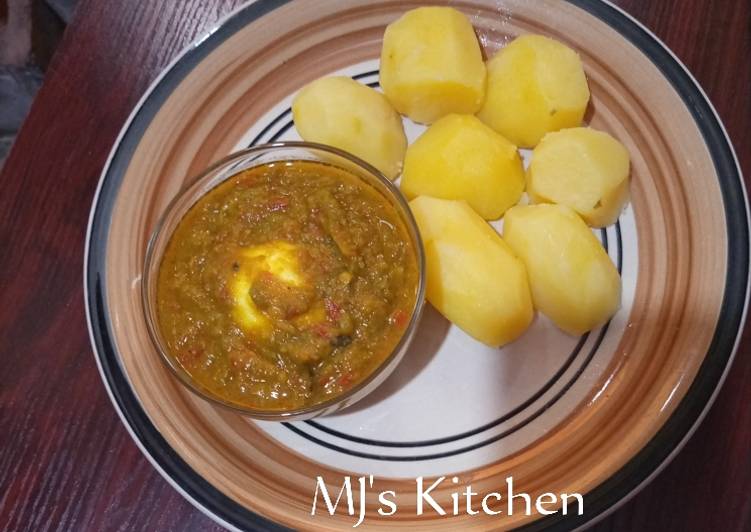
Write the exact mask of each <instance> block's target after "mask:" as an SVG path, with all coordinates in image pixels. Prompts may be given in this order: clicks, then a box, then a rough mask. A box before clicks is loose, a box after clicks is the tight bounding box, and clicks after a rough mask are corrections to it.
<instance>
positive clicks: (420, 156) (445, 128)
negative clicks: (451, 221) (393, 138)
mask: <svg viewBox="0 0 751 532" xmlns="http://www.w3.org/2000/svg"><path fill="white" fill-rule="evenodd" d="M401 188H402V192H404V194H405V195H406V196H407V198H410V199H411V198H414V197H416V196H433V197H436V198H443V199H463V200H465V201H466V202H467V203H469V205H470V206H471V207H472V208H473V209H474V210H476V211H477V212H478V213H479V214H480V216H482V217H483V218H485V219H486V220H494V219H496V218H500V217H501V215H502V214H503V213H504V212H505V211H506V209H508V208H509V207H511V206H512V205H515V204H516V202H517V201H519V198H520V197H521V195H522V192H523V191H524V169H523V167H522V162H521V159H520V158H519V153H518V152H517V151H516V146H514V145H513V144H511V143H510V142H509V141H507V140H506V139H504V138H503V137H502V136H501V135H499V134H498V133H496V132H495V131H493V130H492V129H490V128H489V127H488V126H486V125H485V124H483V123H482V122H481V121H480V120H479V119H478V118H477V117H475V116H473V115H453V114H452V115H448V116H445V117H443V118H441V119H440V120H438V121H437V122H436V123H435V124H433V125H432V126H430V127H429V128H428V130H427V131H425V133H423V134H422V135H421V136H420V138H418V139H417V140H416V141H415V142H414V143H413V144H412V145H411V146H409V148H407V155H406V156H405V159H404V171H403V173H402V182H401Z"/></svg>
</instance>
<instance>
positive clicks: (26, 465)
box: [0, 0, 751, 531]
mask: <svg viewBox="0 0 751 532" xmlns="http://www.w3.org/2000/svg"><path fill="white" fill-rule="evenodd" d="M261 1H263V0H261ZM315 1H321V0H315ZM240 3H241V2H240V0H174V1H173V0H170V1H164V0H139V2H131V1H123V0H81V2H80V5H79V7H78V11H77V14H76V16H75V19H74V20H73V23H72V24H71V26H70V27H69V28H68V30H67V32H66V34H65V36H64V39H63V42H62V45H61V46H60V48H59V50H58V51H57V54H56V56H55V57H54V58H53V61H52V64H51V65H50V68H49V71H48V73H47V78H46V80H45V82H44V86H43V87H42V88H41V90H40V92H39V95H38V97H37V99H36V101H35V103H34V106H33V108H32V110H31V114H30V116H29V117H28V120H27V121H26V123H25V125H24V127H23V129H22V130H21V132H20V135H19V137H18V140H17V142H16V145H15V147H14V148H13V151H12V152H11V154H10V157H9V159H8V160H7V162H6V164H5V167H4V169H3V172H2V174H1V175H0V184H1V185H2V187H0V450H1V452H0V529H4V530H48V529H54V530H97V531H99V530H102V531H104V530H114V529H118V530H126V529H127V530H167V529H169V530H212V529H217V528H218V527H217V526H216V525H215V524H213V523H212V522H211V521H210V520H209V519H208V518H206V517H204V516H203V515H202V514H201V513H199V512H198V511H197V510H195V509H194V508H193V507H191V506H190V504H188V503H187V502H186V501H185V500H184V499H183V498H182V497H181V496H180V495H179V494H178V493H177V492H176V491H175V490H174V489H172V488H171V487H170V486H169V485H168V484H167V483H166V482H165V481H164V480H163V479H162V478H161V477H160V476H159V475H158V474H157V472H156V471H155V470H154V469H153V468H152V467H151V466H150V465H149V463H148V462H147V461H146V459H145V458H144V457H143V456H142V455H141V453H140V451H139V450H138V449H137V448H136V446H135V445H134V443H133V441H132V440H131V439H130V437H129V436H128V434H127V432H126V431H125V429H124V428H123V426H122V424H121V423H120V420H119V419H118V417H117V415H116V414H115V410H114V408H113V407H112V405H111V404H110V402H109V399H108V398H107V395H106V393H105V390H104V386H103V385H102V384H101V382H100V379H99V374H98V373H97V369H96V365H95V362H94V356H93V354H92V352H91V347H90V345H89V339H88V335H87V332H86V323H85V318H84V306H83V294H82V271H83V264H82V262H83V246H84V234H85V231H86V223H87V219H88V213H89V206H90V204H91V200H92V197H93V194H94V189H95V188H96V185H97V181H98V180H99V175H100V172H101V170H102V166H103V164H104V162H105V159H106V157H107V154H108V153H109V150H110V148H111V146H112V143H113V142H114V140H115V137H116V136H117V134H118V132H119V130H120V128H121V127H122V125H123V123H124V121H125V119H126V117H127V116H128V114H129V113H130V111H131V109H132V108H133V106H134V105H135V104H136V102H137V101H138V99H139V98H140V96H141V94H142V93H143V92H144V90H145V89H146V88H147V87H148V85H149V84H150V83H151V81H152V80H153V79H154V78H155V77H156V75H157V74H158V73H159V71H160V70H161V69H162V68H163V67H164V66H165V65H166V64H167V63H168V62H169V61H170V60H171V59H172V58H173V57H174V56H175V55H176V54H177V53H178V52H179V51H180V49H181V48H182V47H184V46H185V45H187V44H188V43H190V42H191V41H192V40H193V39H194V38H195V37H196V36H197V35H199V34H201V32H203V31H205V30H206V29H207V28H209V27H210V26H211V25H212V24H213V23H214V22H215V21H216V20H217V19H218V18H219V17H220V16H222V15H223V14H225V13H227V12H228V11H230V10H231V9H233V8H234V7H236V6H237V5H239V4H240ZM616 3H618V4H619V5H621V6H622V7H623V8H625V9H626V10H627V11H628V12H630V13H631V14H633V15H634V16H635V17H636V18H637V19H639V20H640V21H642V22H643V23H645V24H646V25H647V26H648V27H649V28H651V29H652V30H653V31H654V32H655V33H656V34H657V35H658V36H659V37H661V38H662V39H663V40H664V41H665V42H666V43H667V44H668V46H670V47H671V48H672V49H673V50H674V51H675V53H676V54H677V55H678V57H680V58H681V59H682V60H683V61H684V62H685V63H686V65H688V67H689V69H690V70H691V71H692V72H693V73H694V75H695V76H696V77H697V78H698V80H699V82H700V83H701V84H702V86H703V87H704V88H705V90H706V91H707V93H708V94H709V97H710V98H711V99H712V101H713V102H714V103H715V105H716V107H717V110H718V112H719V114H720V116H721V117H722V119H723V120H724V122H725V125H726V126H727V129H728V132H729V134H730V137H731V138H732V139H733V142H734V143H735V148H736V151H737V152H738V156H739V158H740V161H741V166H742V168H743V170H744V172H745V174H746V175H747V176H751V59H750V58H751V25H749V20H751V2H749V1H748V0H620V1H618V2H616ZM747 184H748V181H747ZM595 528H596V529H597V530H618V531H621V530H623V531H627V530H645V531H646V530H660V531H684V530H707V531H709V530H723V531H726V530H727V531H730V530H751V337H749V333H748V331H747V332H746V334H744V336H743V341H742V343H741V346H740V349H739V352H738V355H737V356H736V360H735V364H734V366H733V368H732V370H731V372H730V374H729V376H728V379H727V381H726V383H725V386H724V388H723V389H722V391H721V393H720V394H719V397H718V398H717V401H716V403H715V404H714V406H713V408H712V409H711V411H710V412H709V415H708V416H707V418H706V420H705V421H704V423H703V424H702V425H701V427H700V428H699V430H698V431H697V432H696V434H695V435H694V437H693V438H692V439H691V441H690V442H689V443H688V445H687V446H686V447H685V448H684V449H683V451H682V452H681V453H680V454H679V455H678V456H677V457H676V459H675V460H674V461H673V462H672V463H671V464H670V465H669V466H668V467H667V468H666V469H665V471H664V472H663V473H662V474H660V475H659V476H658V477H657V479H656V480H655V481H653V482H652V483H651V485H649V486H648V487H647V488H646V489H645V490H643V491H642V492H641V493H640V494H638V495H637V496H636V497H635V498H634V499H633V500H632V501H630V502H629V503H627V504H626V505H625V506H624V507H622V508H621V509H619V510H618V511H617V512H615V513H614V514H613V515H612V516H610V517H608V518H606V519H605V520H604V521H602V522H601V523H599V524H598V525H596V527H595Z"/></svg>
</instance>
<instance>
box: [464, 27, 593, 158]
mask: <svg viewBox="0 0 751 532" xmlns="http://www.w3.org/2000/svg"><path fill="white" fill-rule="evenodd" d="M487 66H488V89H487V96H486V98H485V104H484V105H483V107H482V109H480V112H479V113H478V116H479V117H480V118H481V119H482V121H483V122H485V123H486V124H488V125H489V126H490V127H492V128H493V129H495V130H496V131H498V132H499V133H500V134H501V135H503V136H504V137H506V138H507V139H509V140H510V141H511V142H513V143H514V144H516V145H517V146H520V147H523V148H532V147H534V146H536V145H537V143H538V142H540V139H542V137H543V136H544V135H545V133H548V132H550V131H557V130H559V129H563V128H566V127H576V126H578V125H580V124H581V121H582V119H583V117H584V111H585V110H586V109H587V103H588V102H589V87H588V86H587V78H586V77H585V76H584V69H583V67H582V62H581V59H579V56H578V55H577V53H576V52H574V51H573V50H572V49H570V48H568V47H567V46H565V45H563V44H561V43H559V42H558V41H554V40H553V39H549V38H547V37H543V36H541V35H523V36H521V37H518V38H516V39H514V40H513V41H512V42H511V43H509V44H508V45H507V46H506V47H504V48H501V50H500V51H499V52H498V53H497V54H495V55H494V56H493V57H492V58H491V59H490V61H488V65H487Z"/></svg>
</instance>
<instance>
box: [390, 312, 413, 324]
mask: <svg viewBox="0 0 751 532" xmlns="http://www.w3.org/2000/svg"><path fill="white" fill-rule="evenodd" d="M408 318H409V316H408V315H407V313H406V312H404V311H403V310H402V309H400V308H399V309H396V310H395V311H394V312H393V313H392V314H391V317H390V318H389V321H390V322H391V324H392V325H396V326H397V327H404V326H405V325H406V324H407V319H408Z"/></svg>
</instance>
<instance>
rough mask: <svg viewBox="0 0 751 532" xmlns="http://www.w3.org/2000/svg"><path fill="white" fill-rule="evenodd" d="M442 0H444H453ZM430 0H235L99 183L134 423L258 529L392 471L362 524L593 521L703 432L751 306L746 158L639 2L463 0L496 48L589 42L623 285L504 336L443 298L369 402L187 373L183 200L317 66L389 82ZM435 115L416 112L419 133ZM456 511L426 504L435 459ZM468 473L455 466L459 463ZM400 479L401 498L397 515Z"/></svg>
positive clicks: (213, 499)
mask: <svg viewBox="0 0 751 532" xmlns="http://www.w3.org/2000/svg"><path fill="white" fill-rule="evenodd" d="M431 3H433V4H435V3H440V2H431ZM419 4H420V2H414V1H403V0H400V1H390V0H376V1H365V0H354V1H347V2H345V1H321V2H310V1H302V0H292V1H287V2H285V1H264V2H256V3H251V4H248V5H246V6H244V7H243V8H241V9H239V10H237V11H235V12H234V13H233V14H232V15H231V16H229V17H228V18H226V19H225V20H224V21H223V22H222V23H221V24H220V25H219V26H217V28H216V29H215V30H214V31H212V32H211V33H210V34H208V35H207V36H205V37H204V38H203V39H201V40H200V41H198V42H197V43H196V44H195V45H193V46H192V47H190V48H189V49H188V50H186V51H185V52H184V53H183V54H182V55H181V56H180V57H179V58H178V59H177V60H176V61H175V62H173V63H172V64H171V66H170V67H168V68H167V69H166V70H165V72H164V73H163V74H162V75H161V76H160V78H159V79H158V80H157V81H156V82H155V83H154V85H153V86H152V87H151V89H150V90H149V91H148V93H147V94H146V95H145V96H144V98H143V99H142V100H141V102H140V103H139V104H138V106H137V107H136V109H135V110H134V112H133V114H132V116H131V118H130V119H129V121H128V123H127V124H126V126H125V128H124V129H123V131H122V133H121V135H120V138H119V139H118V141H117V143H116V145H115V147H114V149H113V151H112V155H111V157H110V160H109V162H108V164H107V166H106V168H105V171H104V174H103V176H102V179H101V182H100V185H99V191H98V193H97V196H96V199H95V201H94V205H93V210H92V215H91V223H90V227H89V234H88V242H87V258H86V271H85V276H86V290H87V293H86V298H87V305H88V306H87V309H88V318H89V325H90V329H91V336H92V342H93V345H94V350H95V353H96V357H97V361H98V364H99V366H100V369H101V372H102V377H103V380H104V383H105V386H106V387H107V389H108V391H109V393H110V395H111V397H112V400H113V402H114V404H115V407H116V408H117V410H118V412H119V414H120V415H121V417H122V419H123V422H124V423H125V425H126V426H127V427H128V429H129V431H130V432H131V434H132V435H133V437H134V439H135V441H136V442H137V443H138V445H139V446H140V447H141V449H142V450H143V451H144V453H145V454H146V456H147V457H148V458H149V459H150V460H151V461H152V463H153V464H154V465H155V467H157V469H158V470H159V471H160V472H161V473H162V474H163V475H164V476H165V478H167V479H168V480H169V481H170V482H171V483H172V485H174V486H175V487H176V488H177V489H178V490H179V491H180V492H181V493H183V494H184V495H185V496H186V497H187V498H188V499H190V500H191V501H192V502H193V503H194V504H195V505H196V506H198V507H199V508H201V509H202V510H203V511H204V512H205V513H207V514H208V515H209V516H211V517H212V518H214V519H215V520H217V521H218V522H220V523H222V524H224V525H225V526H228V527H236V528H241V529H258V528H274V527H278V526H284V527H291V528H316V527H317V528H327V529H342V530H344V529H350V528H351V527H352V525H353V524H354V521H355V520H354V519H353V517H352V516H350V515H347V513H346V511H342V510H343V509H342V508H340V511H338V512H337V513H336V514H335V515H333V516H329V515H328V514H327V512H325V510H324V511H322V510H321V508H320V507H319V514H318V515H316V516H315V517H311V515H310V512H311V505H312V502H313V494H314V491H315V486H316V478H317V477H318V476H322V477H323V478H324V479H325V481H326V482H327V483H328V486H329V488H330V489H331V490H332V491H334V493H338V490H339V488H340V487H341V483H342V481H343V478H344V477H345V476H347V475H349V476H351V477H352V478H353V480H354V479H356V478H358V477H360V476H363V475H365V476H368V475H373V476H374V485H373V488H370V487H369V488H368V495H367V498H366V519H365V523H364V525H361V526H363V527H368V526H370V527H381V528H403V527H406V526H409V525H414V526H422V528H423V529H425V530H427V529H430V530H439V529H440V530H444V529H445V530H456V529H458V528H469V527H477V528H482V529H488V528H510V527H525V528H527V529H543V528H554V529H555V528H565V529H568V528H572V527H575V526H579V525H582V524H585V523H587V522H589V521H591V520H593V519H596V518H597V517H599V516H602V515H603V514H604V513H605V512H607V511H608V510H609V509H612V507H613V506H614V505H617V504H618V503H619V502H622V501H623V500H625V499H626V498H627V497H628V496H629V495H630V494H632V493H634V492H635V490H637V489H638V488H639V487H640V486H641V485H642V484H643V483H645V482H646V481H648V480H649V479H650V478H651V476H653V475H654V474H655V473H656V471H658V470H659V469H660V468H661V467H662V466H663V465H664V464H665V463H666V461H667V460H669V458H670V457H671V456H672V455H673V454H674V453H675V452H676V451H677V450H678V448H679V447H680V446H681V445H682V443H683V442H684V441H685V439H686V438H687V437H688V436H689V435H690V434H691V432H692V431H693V429H694V428H695V426H696V424H697V423H698V422H699V420H700V419H701V417H702V415H703V413H704V412H705V410H706V409H707V407H708V405H709V404H710V403H711V401H712V398H713V397H714V395H715V394H716V392H717V390H718V388H719V386H720V384H721V383H722V380H723V378H724V375H725V373H726V371H727V369H728V367H729V365H730V362H731V359H732V356H733V352H734V347H735V345H736V342H737V339H738V336H739V330H740V327H741V325H742V323H743V317H744V312H745V304H746V296H747V287H748V253H749V233H748V222H747V206H746V200H745V192H744V188H743V184H742V180H741V176H740V170H739V168H738V165H737V162H736V160H735V158H734V154H733V152H732V148H731V145H730V143H729V141H728V139H727V136H726V134H725V132H724V129H723V127H722V125H721V123H720V122H719V120H718V118H717V115H716V114H715V112H714V110H713V108H712V107H711V105H710V103H709V102H708V101H707V99H706V97H705V95H704V94H703V92H702V91H701V89H700V88H699V87H698V85H697V84H696V82H695V80H694V79H693V78H692V77H691V76H690V74H689V73H688V72H687V71H686V69H685V68H684V67H683V66H682V65H681V64H680V63H679V62H678V60H677V59H676V58H675V57H674V56H673V55H672V54H671V53H670V51H669V50H667V49H666V48H665V47H664V46H663V45H662V44H661V43H660V42H659V41H658V40H657V39H656V38H655V37H654V36H653V35H651V34H650V33H649V32H648V31H647V30H646V29H644V28H643V27H642V26H640V25H639V24H638V23H637V22H635V21H634V20H633V19H631V18H629V16H628V15H626V14H625V13H623V12H621V11H619V10H618V9H617V8H615V7H613V6H611V5H610V4H607V3H603V2H600V1H596V0H573V1H569V2H564V1H553V0H540V1H536V2H525V1H522V0H502V1H495V0H488V1H479V0H467V1H455V2H451V5H452V6H454V7H456V8H458V9H461V10H462V11H464V12H465V13H466V14H467V15H468V16H469V17H470V18H471V20H472V22H473V24H474V26H475V28H476V29H477V32H478V35H479V37H480V41H481V43H482V45H483V47H484V50H485V53H486V55H488V56H489V55H491V54H492V53H493V52H494V51H495V50H497V49H498V48H499V47H501V46H503V44H504V43H506V42H508V41H509V40H510V39H511V38H513V37H514V36H516V35H519V34H522V33H529V32H535V33H542V34H545V35H549V36H552V37H554V38H556V39H558V40H560V41H563V42H565V43H567V44H568V45H569V46H571V47H572V48H574V49H575V50H577V51H578V52H579V53H580V55H581V57H582V59H583V62H584V65H585V70H586V73H587V76H588V78H589V85H590V88H591V92H592V103H591V106H590V109H589V112H588V113H587V117H586V120H587V122H588V123H590V124H591V125H593V126H595V127H597V128H599V129H603V130H606V131H608V132H610V133H611V134H613V135H614V136H615V137H616V138H618V139H620V140H621V141H622V142H623V143H625V145H626V146H627V147H628V149H629V151H630V153H631V161H632V181H631V195H632V200H631V203H630V205H629V206H628V208H627V209H626V210H625V211H624V212H623V214H622V216H621V217H620V219H619V220H618V223H616V224H614V225H613V226H610V227H608V228H607V229H604V230H602V231H598V233H597V234H598V236H599V238H600V239H601V240H602V243H603V245H604V246H605V248H606V249H607V251H608V253H609V254H610V256H611V258H612V260H613V261H614V263H615V264H616V265H617V267H618V269H619V270H620V272H621V275H622V278H623V305H622V308H621V309H620V311H619V312H618V313H617V314H616V315H615V316H614V317H613V319H612V320H611V321H610V322H609V323H608V324H606V325H605V326H604V327H602V328H601V329H598V330H595V331H592V332H591V333H589V334H587V335H584V336H582V337H581V338H572V337H569V336H566V335H565V334H563V333H561V332H559V331H558V330H557V329H555V328H554V327H553V326H552V325H551V323H549V322H548V321H547V320H546V319H544V318H543V317H538V318H537V319H536V321H535V323H534V324H533V326H532V328H531V330H530V331H528V332H527V334H526V335H525V336H524V337H523V338H522V339H521V340H519V341H517V342H515V343H514V344H512V345H509V346H507V347H505V348H503V349H500V350H498V349H491V348H488V347H486V346H484V345H482V344H480V343H478V342H476V341H474V340H472V339H471V338H470V337H468V336H467V335H466V334H464V333H463V332H462V331H461V330H459V329H457V328H456V327H453V326H451V325H450V324H449V323H448V322H447V321H446V320H444V319H443V318H442V317H441V316H440V315H439V314H438V313H437V312H435V311H434V310H432V309H431V308H428V310H427V311H426V312H425V315H424V317H423V319H422V322H421V324H420V327H419V330H418V333H417V337H416V340H415V342H414V343H413V345H412V347H411V349H410V351H409V352H408V354H407V356H406V357H405V359H404V361H403V363H402V364H401V365H400V367H399V368H398V369H397V371H396V372H395V373H394V375H393V376H392V377H390V378H389V380H388V381H386V383H385V384H383V385H382V386H381V387H380V388H379V389H378V390H376V391H375V392H374V393H373V394H372V395H370V396H368V397H367V398H366V399H365V400H363V401H362V402H361V403H358V404H357V405H355V406H354V407H352V408H351V409H349V410H345V411H343V412H342V413H339V414H337V415H333V416H330V417H325V418H321V419H317V420H313V421H308V422H295V423H281V424H280V423H261V422H254V421H252V420H250V419H246V418H243V417H241V416H239V415H237V414H235V413H232V412H229V411H226V410H222V409H219V408H217V407H215V406H213V405H211V404H209V403H207V402H205V401H203V400H202V399H200V398H198V397H196V396H195V395H193V394H191V393H190V392H188V391H187V390H186V389H185V388H183V387H182V386H181V385H180V384H179V383H178V382H177V381H176V380H175V379H174V378H173V376H172V375H171V374H170V373H169V372H168V371H167V370H166V369H165V367H164V366H163V365H162V364H161V362H160V360H159V357H158V356H157V354H156V353H155V352H154V349H153V347H152V345H151V344H150V342H149V337H148V334H147V331H146V325H145V323H144V318H143V312H142V309H141V298H140V281H141V274H142V268H143V260H144V251H145V249H146V244H147V240H148V238H149V236H150V234H151V231H152V230H153V228H154V225H155V223H156V221H157V219H158V218H159V216H160V215H161V213H162V212H163V210H164V208H165V207H166V205H167V204H168V202H169V201H170V199H172V198H173V197H174V196H175V194H177V193H178V191H179V190H180V189H181V188H182V187H183V186H184V185H185V183H186V182H188V181H189V180H190V178H191V177H192V176H195V175H197V174H198V173H199V172H200V171H201V170H203V169H204V168H205V167H207V166H208V165H209V164H211V163H212V162H214V161H217V160H218V159H220V158H222V157H224V156H225V155H227V154H229V153H231V152H233V151H235V150H237V149H240V148H244V147H247V146H252V145H256V144H259V143H265V142H271V141H275V140H286V139H296V138H297V137H296V133H295V130H294V127H293V125H292V121H291V113H290V101H291V98H292V97H293V95H294V94H295V92H296V91H297V90H298V89H300V88H301V87H302V86H303V85H304V84H306V83H307V82H309V81H312V80H313V79H315V78H317V77H320V76H323V75H328V74H333V73H339V74H345V75H348V76H352V77H353V78H355V79H357V80H359V81H361V82H362V83H365V84H368V85H370V86H372V87H378V60H377V58H378V55H379V50H380V45H381V38H382V35H383V30H384V28H385V26H386V24H388V23H389V22H391V21H393V20H395V19H396V18H397V17H398V16H399V15H400V14H401V13H402V12H403V11H405V10H407V9H410V8H412V7H415V6H417V5H419ZM420 131H421V128H420V127H418V126H415V125H412V124H408V126H407V133H408V136H409V137H410V139H414V138H415V137H416V136H417V135H418V134H419V133H420ZM443 475H446V476H447V480H446V481H445V482H443V483H442V484H440V485H439V486H438V488H436V490H434V491H433V492H432V494H433V496H434V498H435V499H436V500H437V501H438V502H439V504H442V505H443V506H445V507H446V508H448V509H449V515H447V516H445V517H443V518H440V519H439V518H437V515H436V514H435V513H434V512H432V511H430V510H428V511H426V512H425V513H424V514H423V515H417V512H416V507H415V506H416V497H415V478H416V477H418V476H424V477H429V478H430V479H435V478H440V476H443ZM454 477H455V478H456V480H455V481H453V482H452V479H453V478H454ZM507 477H513V486H514V491H515V492H525V493H528V494H530V495H532V496H533V497H535V496H537V495H539V494H540V493H542V492H552V493H558V494H559V493H572V492H578V493H582V494H585V495H584V510H585V511H584V514H583V515H577V514H575V513H574V512H570V513H569V514H568V515H566V516H564V515H562V513H561V512H558V513H556V514H554V515H550V516H542V515H539V514H536V513H533V515H525V514H524V512H520V511H516V512H514V514H513V515H508V512H504V513H503V514H500V515H494V516H491V515H487V514H485V513H484V512H481V513H480V514H478V515H468V514H467V513H466V511H460V512H459V515H455V516H454V515H451V513H452V512H451V499H450V494H451V493H452V492H456V491H461V490H462V489H463V487H464V486H465V485H467V484H470V485H471V487H472V489H473V490H474V491H476V492H479V493H480V494H484V493H488V492H493V491H499V490H500V488H503V487H505V486H506V478H507ZM382 490H393V491H394V492H395V497H394V499H395V502H396V503H397V505H398V511H397V513H396V514H394V515H392V516H389V517H384V516H381V515H379V514H378V513H377V508H378V507H379V504H378V498H377V493H378V492H379V491H382Z"/></svg>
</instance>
